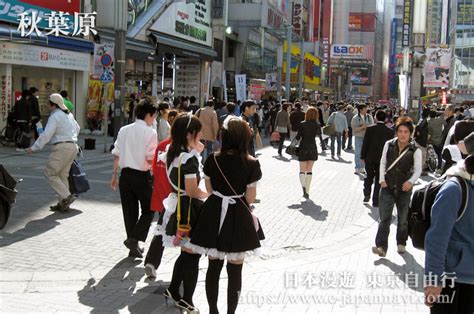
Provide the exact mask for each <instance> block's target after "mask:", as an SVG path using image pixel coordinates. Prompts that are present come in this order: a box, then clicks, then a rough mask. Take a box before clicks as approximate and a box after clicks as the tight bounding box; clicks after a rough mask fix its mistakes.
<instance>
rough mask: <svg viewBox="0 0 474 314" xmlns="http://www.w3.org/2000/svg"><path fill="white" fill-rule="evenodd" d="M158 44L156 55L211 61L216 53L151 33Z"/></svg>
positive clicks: (200, 46)
mask: <svg viewBox="0 0 474 314" xmlns="http://www.w3.org/2000/svg"><path fill="white" fill-rule="evenodd" d="M152 35H153V37H154V38H155V40H156V42H157V43H158V53H172V54H175V55H179V56H183V57H190V58H196V59H204V60H209V61H212V60H213V59H214V58H215V57H217V52H215V51H214V50H213V49H212V48H210V47H206V46H202V45H198V44H193V43H190V42H185V41H182V40H179V39H174V38H171V37H168V36H165V35H162V34H159V33H155V32H152Z"/></svg>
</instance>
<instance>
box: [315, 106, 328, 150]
mask: <svg viewBox="0 0 474 314" xmlns="http://www.w3.org/2000/svg"><path fill="white" fill-rule="evenodd" d="M322 106H323V102H322V101H318V103H317V104H316V109H318V114H319V125H320V126H321V127H323V126H325V125H326V124H325V123H324V117H323V109H322ZM328 140H329V138H327V139H326V140H323V132H320V133H319V141H320V143H321V150H322V151H323V152H324V151H325V150H326V149H327V146H328V145H327V144H328Z"/></svg>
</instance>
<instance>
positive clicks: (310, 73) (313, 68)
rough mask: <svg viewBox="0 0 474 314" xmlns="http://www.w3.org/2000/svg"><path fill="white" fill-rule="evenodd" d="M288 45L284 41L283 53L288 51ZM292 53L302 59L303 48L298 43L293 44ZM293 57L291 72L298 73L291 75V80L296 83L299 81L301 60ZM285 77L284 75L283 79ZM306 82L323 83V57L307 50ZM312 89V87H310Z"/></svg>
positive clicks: (305, 56) (305, 60)
mask: <svg viewBox="0 0 474 314" xmlns="http://www.w3.org/2000/svg"><path fill="white" fill-rule="evenodd" d="M287 47H288V44H287V42H286V41H285V42H284V43H283V53H286V49H287ZM291 55H292V56H294V57H296V58H298V59H300V55H301V49H300V47H299V46H298V45H297V44H292V45H291ZM296 58H295V59H293V58H292V59H291V67H290V73H291V74H296V75H292V76H291V82H292V83H296V82H298V76H297V74H299V72H300V71H299V70H300V62H299V60H298V59H296ZM285 73H286V61H283V74H285ZM284 80H285V77H283V81H284ZM304 83H305V84H307V85H308V86H309V85H313V86H314V85H320V84H321V59H319V58H318V57H315V56H313V55H312V54H311V53H309V52H306V53H305V54H304ZM310 89H312V88H310Z"/></svg>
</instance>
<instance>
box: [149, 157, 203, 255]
mask: <svg viewBox="0 0 474 314" xmlns="http://www.w3.org/2000/svg"><path fill="white" fill-rule="evenodd" d="M159 158H160V160H163V161H165V162H166V153H164V154H161V155H160V156H159ZM180 164H181V169H179V165H180ZM200 164H201V155H200V154H199V153H198V152H197V151H196V150H192V151H190V152H188V151H186V150H185V149H184V148H183V149H182V152H181V153H180V155H179V156H178V157H176V158H175V159H174V160H173V161H172V162H171V164H168V163H167V174H168V179H169V181H170V184H171V187H172V189H173V192H171V193H170V194H169V196H168V197H167V198H166V199H165V200H164V201H163V205H164V208H165V212H164V215H163V221H162V223H161V224H158V225H157V230H156V232H155V234H156V235H161V236H163V246H166V247H172V246H183V245H184V244H185V243H186V242H187V241H189V238H188V237H186V238H184V239H177V237H176V232H177V230H178V217H177V206H178V185H179V194H180V201H181V202H180V208H181V210H180V211H181V219H180V224H181V225H188V224H190V225H191V234H192V232H193V230H194V226H195V224H196V221H197V217H198V216H199V213H200V211H201V208H202V204H203V202H202V201H201V200H199V199H194V198H193V199H191V198H190V197H189V196H187V195H186V187H185V179H195V180H196V182H197V184H198V185H199V181H200V174H199V165H200ZM178 173H180V179H179V180H178ZM188 218H189V221H188ZM191 234H190V235H191Z"/></svg>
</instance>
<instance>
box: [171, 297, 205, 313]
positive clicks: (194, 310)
mask: <svg viewBox="0 0 474 314" xmlns="http://www.w3.org/2000/svg"><path fill="white" fill-rule="evenodd" d="M176 307H177V308H180V309H181V310H183V311H186V313H188V314H196V313H200V312H199V310H198V308H197V307H195V306H193V305H191V304H189V303H188V302H186V301H184V300H183V299H181V300H179V301H178V302H176Z"/></svg>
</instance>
